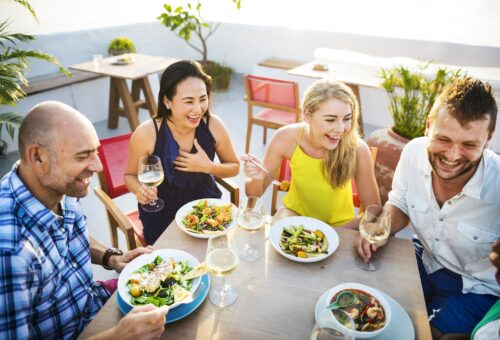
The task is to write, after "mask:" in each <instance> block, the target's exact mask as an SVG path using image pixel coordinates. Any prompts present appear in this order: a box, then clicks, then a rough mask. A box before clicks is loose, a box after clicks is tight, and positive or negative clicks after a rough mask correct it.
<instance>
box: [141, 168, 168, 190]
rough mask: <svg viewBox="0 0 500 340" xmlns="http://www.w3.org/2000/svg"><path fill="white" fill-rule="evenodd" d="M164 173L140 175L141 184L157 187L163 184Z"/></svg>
mask: <svg viewBox="0 0 500 340" xmlns="http://www.w3.org/2000/svg"><path fill="white" fill-rule="evenodd" d="M163 176H164V175H163V171H148V172H144V173H142V174H140V175H139V182H141V183H142V185H144V186H146V187H157V186H158V185H160V184H161V182H163Z"/></svg>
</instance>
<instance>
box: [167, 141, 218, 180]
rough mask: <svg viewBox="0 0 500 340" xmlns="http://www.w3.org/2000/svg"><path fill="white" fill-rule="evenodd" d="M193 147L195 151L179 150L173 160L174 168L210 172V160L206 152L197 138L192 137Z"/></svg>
mask: <svg viewBox="0 0 500 340" xmlns="http://www.w3.org/2000/svg"><path fill="white" fill-rule="evenodd" d="M194 147H195V149H196V153H194V154H193V153H189V152H185V151H179V157H177V158H176V159H175V160H174V162H173V163H174V165H175V169H176V170H179V171H185V172H203V173H210V169H211V166H212V161H211V160H210V158H208V156H207V153H206V152H205V150H203V148H202V147H201V146H200V144H198V140H197V139H196V138H195V139H194Z"/></svg>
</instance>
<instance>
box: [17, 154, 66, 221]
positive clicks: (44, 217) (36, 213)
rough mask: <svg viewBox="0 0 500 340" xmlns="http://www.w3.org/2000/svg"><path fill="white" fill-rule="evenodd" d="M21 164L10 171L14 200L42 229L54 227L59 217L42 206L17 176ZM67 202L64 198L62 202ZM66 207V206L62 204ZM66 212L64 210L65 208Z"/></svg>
mask: <svg viewBox="0 0 500 340" xmlns="http://www.w3.org/2000/svg"><path fill="white" fill-rule="evenodd" d="M18 166H19V162H16V163H15V164H14V165H13V167H12V170H11V171H10V176H9V177H10V178H9V182H10V187H11V190H12V196H13V198H14V200H15V201H16V202H17V203H18V204H19V205H20V206H21V207H22V208H23V210H24V212H25V213H26V214H27V215H28V216H29V217H30V218H31V219H32V220H33V221H34V223H33V224H35V223H36V224H37V225H38V226H39V227H41V228H48V227H50V226H52V225H54V222H55V221H56V219H57V217H58V215H56V214H55V213H54V212H53V211H51V210H50V209H48V208H47V207H46V206H44V205H43V204H42V202H40V201H39V200H38V199H37V198H36V197H35V196H33V194H32V193H31V192H30V191H29V189H28V188H27V187H26V185H25V184H24V182H23V181H22V180H21V178H19V175H18V174H17V168H18ZM64 201H66V200H65V199H64V198H63V200H62V202H64ZM62 206H63V207H64V204H62ZM63 211H64V208H63ZM33 224H26V225H25V227H26V228H27V229H30V228H31V227H33Z"/></svg>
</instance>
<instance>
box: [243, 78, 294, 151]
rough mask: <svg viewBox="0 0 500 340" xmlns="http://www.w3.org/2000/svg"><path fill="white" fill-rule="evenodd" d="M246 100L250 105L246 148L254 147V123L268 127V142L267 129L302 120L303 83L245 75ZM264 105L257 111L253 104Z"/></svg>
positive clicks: (265, 128) (265, 131)
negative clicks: (300, 86)
mask: <svg viewBox="0 0 500 340" xmlns="http://www.w3.org/2000/svg"><path fill="white" fill-rule="evenodd" d="M244 81H245V90H246V96H245V101H246V102H247V105H248V122H247V138H246V145H245V152H246V153H248V152H249V150H250V138H251V136H252V125H253V124H255V125H260V126H262V127H264V135H263V142H264V144H266V140H267V129H268V128H270V129H279V128H280V127H282V126H284V125H287V124H291V123H296V122H298V121H299V120H300V112H301V110H300V101H299V85H298V83H297V82H294V81H289V80H279V79H272V78H264V77H257V76H253V75H245V76H244ZM254 106H258V107H262V108H264V109H263V110H261V111H260V112H258V113H257V114H255V115H254V114H253V107H254Z"/></svg>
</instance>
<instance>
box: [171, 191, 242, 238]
mask: <svg viewBox="0 0 500 340" xmlns="http://www.w3.org/2000/svg"><path fill="white" fill-rule="evenodd" d="M237 214H238V208H237V207H236V206H235V205H234V204H232V203H231V202H227V201H224V200H221V199H218V198H204V199H199V200H195V201H192V202H189V203H186V204H184V205H183V206H182V207H181V208H180V209H179V210H178V211H177V213H176V214H175V222H176V224H177V226H178V227H179V228H180V229H181V230H182V231H183V232H185V233H186V234H188V235H190V236H193V237H196V238H210V237H213V236H217V235H223V234H225V233H227V232H229V231H230V230H231V229H233V228H234V227H235V226H236V216H237Z"/></svg>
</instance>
